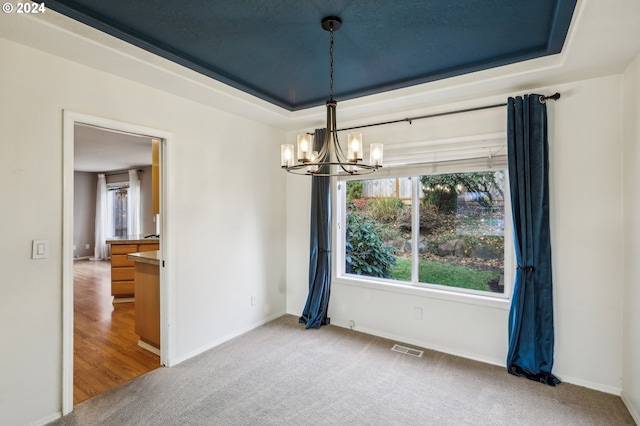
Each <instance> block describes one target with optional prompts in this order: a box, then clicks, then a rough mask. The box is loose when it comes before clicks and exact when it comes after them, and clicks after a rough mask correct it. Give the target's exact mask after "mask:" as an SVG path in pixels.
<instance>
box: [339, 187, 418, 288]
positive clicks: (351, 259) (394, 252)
mask: <svg viewBox="0 0 640 426" xmlns="http://www.w3.org/2000/svg"><path fill="white" fill-rule="evenodd" d="M346 188H347V193H346V216H347V217H346V222H347V226H346V234H345V247H344V250H345V252H344V255H345V257H344V258H345V272H346V273H347V274H355V275H364V276H370V277H378V278H388V279H398V280H403V281H411V255H410V254H409V255H408V257H406V256H405V245H406V242H407V240H408V239H410V238H411V179H410V178H389V179H364V180H358V181H348V182H347V183H346Z"/></svg>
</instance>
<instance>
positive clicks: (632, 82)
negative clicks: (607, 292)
mask: <svg viewBox="0 0 640 426" xmlns="http://www.w3.org/2000/svg"><path fill="white" fill-rule="evenodd" d="M623 168H624V180H623V191H624V209H623V212H624V229H625V238H624V328H623V336H622V338H623V359H624V362H623V369H622V371H623V380H622V398H623V400H624V401H625V403H626V405H627V407H628V408H629V411H631V414H632V415H633V418H634V419H635V421H636V422H637V423H640V367H639V366H638V360H639V359H640V271H639V270H638V259H639V258H640V224H638V218H639V217H640V171H639V168H640V55H639V56H638V57H637V58H636V60H635V61H634V62H633V63H632V64H631V65H630V66H629V68H628V69H627V70H626V72H625V74H624V163H623Z"/></svg>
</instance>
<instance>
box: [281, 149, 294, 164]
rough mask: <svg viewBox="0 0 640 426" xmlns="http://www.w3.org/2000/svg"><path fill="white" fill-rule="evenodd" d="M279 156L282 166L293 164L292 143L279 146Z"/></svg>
mask: <svg viewBox="0 0 640 426" xmlns="http://www.w3.org/2000/svg"><path fill="white" fill-rule="evenodd" d="M280 158H281V162H280V163H281V165H282V167H291V166H293V145H291V144H288V145H282V146H281V147H280Z"/></svg>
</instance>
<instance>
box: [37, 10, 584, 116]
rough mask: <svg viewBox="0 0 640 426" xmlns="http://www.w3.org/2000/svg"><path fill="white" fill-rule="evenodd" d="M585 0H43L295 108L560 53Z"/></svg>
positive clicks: (67, 13)
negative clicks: (330, 22)
mask: <svg viewBox="0 0 640 426" xmlns="http://www.w3.org/2000/svg"><path fill="white" fill-rule="evenodd" d="M576 1H577V0H536V1H531V0H461V1H451V0H430V1H424V0H423V1H416V0H414V1H401V2H391V1H389V0H352V1H344V0H340V1H339V0H312V1H295V0H274V1H266V0H234V1H216V0H214V1H211V0H189V1H176V0H157V1H153V2H151V1H131V0H126V1H125V0H110V1H108V2H106V1H104V0H76V1H69V0H61V1H46V3H45V4H46V7H47V8H50V9H53V10H55V11H57V12H60V13H62V14H64V15H67V16H69V17H71V18H73V19H76V20H78V21H80V22H83V23H85V24H87V25H90V26H92V27H94V28H96V29H99V30H101V31H104V32H106V33H108V34H111V35H113V36H115V37H118V38H120V39H122V40H125V41H127V42H129V43H131V44H133V45H136V46H138V47H141V48H143V49H145V50H148V51H150V52H152V53H155V54H157V55H160V56H162V57H164V58H167V59H169V60H171V61H174V62H176V63H179V64H181V65H183V66H185V67H188V68H190V69H192V70H195V71H197V72H199V73H202V74H204V75H207V76H209V77H211V78H214V79H216V80H219V81H221V82H223V83H226V84H228V85H230V86H232V87H235V88H237V89H240V90H242V91H245V92H248V93H250V94H252V95H255V96H257V97H259V98H261V99H264V100H266V101H268V102H270V103H273V104H275V105H278V106H280V107H283V108H285V109H288V110H291V111H295V110H299V109H304V108H308V107H313V106H317V105H322V104H324V101H325V100H326V99H327V98H328V95H329V34H328V33H327V32H326V31H324V30H323V29H322V28H321V25H320V22H321V20H322V18H323V17H325V16H328V15H337V16H339V17H341V19H342V22H343V26H342V28H341V29H340V30H339V31H337V32H336V33H335V83H334V86H335V87H334V92H335V95H334V97H335V99H336V100H338V101H341V100H345V99H351V98H356V97H360V96H365V95H370V94H374V93H379V92H384V91H388V90H393V89H398V88H403V87H408V86H412V85H415V84H420V83H426V82H429V81H434V80H439V79H443V78H447V77H452V76H456V75H461V74H465V73H470V72H474V71H479V70H483V69H488V68H493V67H497V66H501V65H507V64H511V63H515V62H519V61H524V60H528V59H533V58H538V57H542V56H546V55H552V54H556V53H559V52H560V51H561V50H562V47H563V45H564V42H565V39H566V36H567V31H568V29H569V25H570V23H571V18H572V16H573V13H574V9H575V6H576Z"/></svg>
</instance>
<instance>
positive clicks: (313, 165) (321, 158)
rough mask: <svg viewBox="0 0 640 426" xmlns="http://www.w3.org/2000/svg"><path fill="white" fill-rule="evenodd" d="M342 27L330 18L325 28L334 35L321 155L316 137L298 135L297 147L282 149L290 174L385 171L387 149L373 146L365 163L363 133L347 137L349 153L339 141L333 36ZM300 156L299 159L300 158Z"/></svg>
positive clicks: (336, 20) (323, 26)
mask: <svg viewBox="0 0 640 426" xmlns="http://www.w3.org/2000/svg"><path fill="white" fill-rule="evenodd" d="M340 27H342V20H341V19H340V18H339V17H337V16H328V17H326V18H324V19H323V20H322V28H323V29H324V30H325V31H328V32H329V34H330V43H329V61H330V66H329V70H330V80H329V86H330V91H329V100H328V101H327V102H326V107H327V128H326V133H325V138H324V141H323V143H322V147H321V148H320V150H319V151H315V150H314V149H313V135H312V134H308V133H305V134H302V135H298V141H297V144H296V145H297V146H296V148H295V149H294V146H293V144H286V145H282V146H281V148H280V159H281V161H280V162H281V166H282V168H283V169H284V170H286V171H287V172H290V173H296V174H300V175H310V176H338V175H342V174H345V173H346V174H351V175H354V174H358V175H366V174H369V173H373V172H375V171H376V170H377V169H379V168H380V167H382V158H383V145H382V144H381V143H376V144H371V146H370V149H369V164H365V163H363V162H362V158H363V145H362V133H349V134H348V135H347V153H346V154H345V152H344V151H343V149H342V147H341V146H340V141H339V139H338V129H337V126H336V106H337V105H338V103H337V102H336V101H335V100H334V99H333V34H334V32H335V31H338V30H339V29H340ZM296 152H297V155H296Z"/></svg>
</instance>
